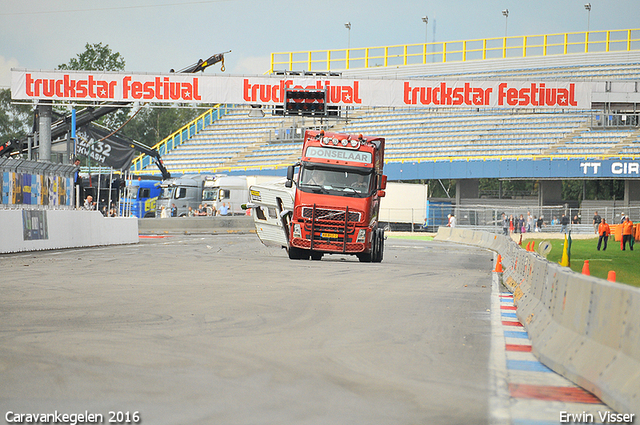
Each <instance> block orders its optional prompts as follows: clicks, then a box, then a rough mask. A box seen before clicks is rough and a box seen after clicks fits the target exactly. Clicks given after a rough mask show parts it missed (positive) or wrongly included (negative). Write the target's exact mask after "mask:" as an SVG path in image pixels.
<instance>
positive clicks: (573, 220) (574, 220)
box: [571, 215, 580, 224]
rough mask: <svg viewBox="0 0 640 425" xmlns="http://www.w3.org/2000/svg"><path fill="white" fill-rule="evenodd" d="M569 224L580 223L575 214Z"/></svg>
mask: <svg viewBox="0 0 640 425" xmlns="http://www.w3.org/2000/svg"><path fill="white" fill-rule="evenodd" d="M571 224H580V220H579V219H578V216H577V215H574V216H573V219H572V220H571Z"/></svg>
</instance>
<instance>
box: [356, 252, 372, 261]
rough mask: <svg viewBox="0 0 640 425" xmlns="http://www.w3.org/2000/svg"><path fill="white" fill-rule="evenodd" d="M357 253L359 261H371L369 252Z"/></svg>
mask: <svg viewBox="0 0 640 425" xmlns="http://www.w3.org/2000/svg"><path fill="white" fill-rule="evenodd" d="M357 255H358V260H360V262H361V263H370V262H371V254H365V253H362V254H357Z"/></svg>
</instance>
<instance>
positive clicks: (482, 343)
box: [0, 235, 493, 425]
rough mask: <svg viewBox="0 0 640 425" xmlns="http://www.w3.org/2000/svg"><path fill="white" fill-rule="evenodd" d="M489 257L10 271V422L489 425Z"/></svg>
mask: <svg viewBox="0 0 640 425" xmlns="http://www.w3.org/2000/svg"><path fill="white" fill-rule="evenodd" d="M492 257H493V255H492V253H490V252H488V251H484V250H480V249H477V248H472V247H465V246H460V245H453V244H446V243H442V242H427V241H413V240H401V239H388V240H387V244H386V249H385V258H384V260H383V262H382V263H380V264H367V263H359V262H358V261H357V259H356V258H355V257H348V256H347V257H345V256H334V255H332V256H325V257H324V258H323V259H322V261H292V260H289V259H288V257H287V256H286V253H285V252H284V251H282V250H278V249H275V248H267V247H264V246H262V245H261V244H260V243H259V241H258V239H257V238H256V236H255V235H218V236H186V235H185V236H171V237H167V238H160V239H141V242H140V244H138V245H129V246H116V247H104V248H91V249H71V250H61V251H50V252H38V253H23V254H13V255H5V256H0V291H1V293H2V297H1V299H0V383H1V384H0V413H2V415H3V416H2V421H5V420H6V418H5V415H6V413H7V412H9V411H11V412H16V413H49V412H54V411H57V412H63V413H84V412H85V411H87V412H89V413H96V414H102V415H104V423H108V420H109V413H108V412H110V411H114V412H118V411H120V412H130V413H133V412H139V415H140V418H141V420H142V421H141V423H144V424H148V425H156V424H225V425H233V424H243V425H244V424H261V425H263V424H273V425H283V424H287V425H290V424H331V425H339V424H345V425H347V424H348V425H354V424H363V425H365V424H366V425H375V424H384V425H389V424H485V423H488V421H489V419H488V418H489V400H490V397H492V389H491V388H490V384H489V382H490V379H489V370H490V366H489V364H490V359H489V356H490V344H491V322H490V312H489V309H490V308H491V282H492V279H491V269H492V267H493V263H492V261H491V260H492ZM0 423H4V422H0Z"/></svg>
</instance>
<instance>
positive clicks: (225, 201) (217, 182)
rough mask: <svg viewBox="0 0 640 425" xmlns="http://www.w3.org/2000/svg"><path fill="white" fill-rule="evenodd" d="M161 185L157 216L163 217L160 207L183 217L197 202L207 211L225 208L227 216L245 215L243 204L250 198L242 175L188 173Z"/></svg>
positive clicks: (197, 206)
mask: <svg viewBox="0 0 640 425" xmlns="http://www.w3.org/2000/svg"><path fill="white" fill-rule="evenodd" d="M160 187H161V188H162V191H161V193H160V196H159V197H158V201H157V202H156V217H161V216H162V210H163V209H164V210H165V214H167V215H168V216H172V215H173V216H177V217H185V216H187V215H188V214H189V207H191V208H192V209H193V210H196V209H198V208H199V207H200V205H205V206H207V207H208V208H209V209H210V211H217V212H218V213H220V212H221V211H225V209H226V213H227V214H226V215H239V214H244V210H243V209H242V204H245V203H246V202H247V200H248V199H249V190H248V189H247V178H246V177H244V176H243V177H230V176H225V175H214V174H188V175H184V176H182V177H176V178H172V179H169V180H165V181H163V182H162V183H161V185H160ZM225 207H226V208H225ZM172 211H174V212H173V213H172Z"/></svg>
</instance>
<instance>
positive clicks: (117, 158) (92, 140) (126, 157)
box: [76, 124, 135, 170]
mask: <svg viewBox="0 0 640 425" xmlns="http://www.w3.org/2000/svg"><path fill="white" fill-rule="evenodd" d="M110 134H111V131H110V130H109V129H107V128H104V127H100V126H97V125H95V124H87V125H85V126H83V127H80V128H79V129H78V130H77V131H76V136H77V137H78V144H77V154H78V155H82V156H85V157H88V158H91V159H93V160H94V161H97V162H99V163H100V164H103V165H106V166H108V167H111V168H113V169H116V170H125V169H127V168H129V167H131V161H132V160H133V157H134V156H135V150H134V149H133V146H132V145H131V143H129V142H128V141H127V140H126V139H124V138H123V137H121V136H118V135H117V134H111V135H110ZM109 135H110V136H109ZM107 136H109V137H107Z"/></svg>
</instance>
